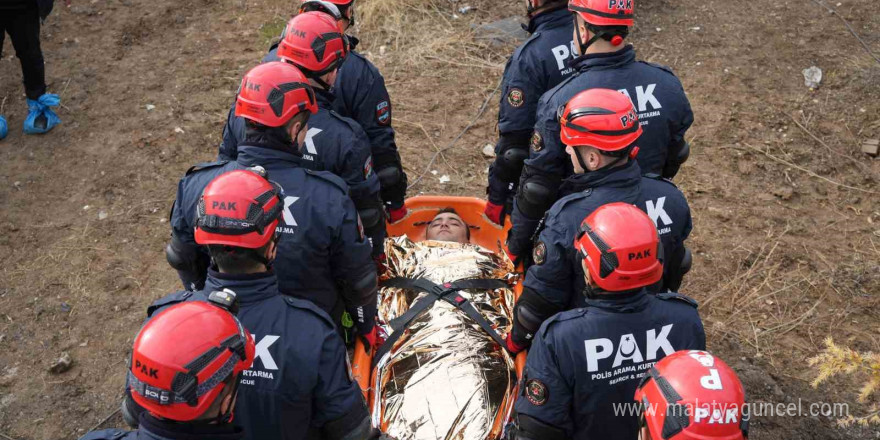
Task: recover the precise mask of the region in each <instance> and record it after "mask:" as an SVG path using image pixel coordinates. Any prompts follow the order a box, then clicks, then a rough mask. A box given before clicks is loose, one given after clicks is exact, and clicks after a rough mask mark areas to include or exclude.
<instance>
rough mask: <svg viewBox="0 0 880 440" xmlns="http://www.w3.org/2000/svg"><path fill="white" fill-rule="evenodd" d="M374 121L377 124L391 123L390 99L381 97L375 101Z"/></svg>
mask: <svg viewBox="0 0 880 440" xmlns="http://www.w3.org/2000/svg"><path fill="white" fill-rule="evenodd" d="M376 122H378V123H379V125H386V126H387V125H391V101H390V100H388V99H382V100H380V101H379V102H377V103H376Z"/></svg>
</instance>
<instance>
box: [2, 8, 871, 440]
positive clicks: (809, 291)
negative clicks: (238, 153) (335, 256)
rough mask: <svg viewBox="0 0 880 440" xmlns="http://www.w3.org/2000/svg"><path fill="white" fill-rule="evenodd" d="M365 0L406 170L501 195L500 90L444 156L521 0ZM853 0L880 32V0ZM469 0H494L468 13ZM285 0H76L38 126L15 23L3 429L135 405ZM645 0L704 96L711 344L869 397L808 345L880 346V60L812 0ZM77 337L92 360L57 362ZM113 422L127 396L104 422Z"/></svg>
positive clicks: (366, 27)
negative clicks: (879, 150)
mask: <svg viewBox="0 0 880 440" xmlns="http://www.w3.org/2000/svg"><path fill="white" fill-rule="evenodd" d="M362 1H363V4H362V5H361V8H360V9H361V12H362V18H363V20H362V24H361V25H360V26H359V28H360V29H359V33H360V35H361V36H362V37H364V42H363V45H362V48H360V49H361V51H362V52H365V53H368V54H369V56H370V57H371V59H372V60H373V61H374V62H375V63H376V64H377V65H378V66H379V67H380V69H381V70H382V71H383V73H384V74H385V76H386V80H387V82H388V85H389V89H390V91H391V94H392V99H393V104H394V110H395V116H394V117H395V125H396V127H397V129H398V132H399V134H398V144H399V145H400V148H401V150H402V155H403V158H404V164H405V166H406V167H407V170H408V172H409V173H410V180H411V182H412V181H414V180H415V179H416V178H417V177H418V176H419V175H421V174H422V173H423V172H425V171H427V173H426V174H425V176H424V178H423V179H422V180H421V181H420V182H419V183H418V184H417V185H416V186H415V187H414V188H413V189H412V193H413V194H415V193H416V192H426V193H448V194H466V195H475V196H481V195H483V194H484V192H483V191H484V190H483V188H484V185H485V179H486V167H487V166H488V163H489V162H488V160H487V159H485V158H483V157H482V155H481V154H480V149H481V148H482V147H483V145H485V144H486V143H489V142H494V136H495V133H494V129H495V123H494V117H495V114H496V112H497V101H498V99H499V97H498V96H497V95H495V96H492V97H491V100H490V105H489V107H488V110H487V111H486V113H485V114H484V115H483V116H482V117H481V118H480V119H478V120H477V121H476V122H475V124H474V126H473V128H472V129H471V130H470V131H469V132H468V133H467V134H466V135H465V136H464V137H462V139H461V140H460V141H459V142H458V143H457V144H456V145H455V146H454V147H452V148H450V149H448V150H446V151H445V152H444V153H443V154H442V155H441V156H439V157H438V158H437V159H436V161H435V163H434V164H433V165H432V166H430V167H428V168H426V167H427V165H428V161H429V160H430V159H431V157H432V156H433V155H434V153H435V151H437V149H439V148H443V147H444V146H446V145H447V144H448V142H449V141H451V140H452V139H453V138H454V137H455V136H456V135H457V134H458V133H459V132H460V131H461V129H462V128H464V126H465V125H467V124H468V122H470V121H471V120H472V119H473V116H474V115H476V113H477V110H478V109H479V107H480V105H481V104H482V103H483V101H484V99H486V97H487V96H489V95H490V94H491V93H492V91H493V90H494V89H495V86H496V84H497V82H498V79H499V78H500V75H501V72H502V69H503V65H504V64H503V63H504V60H505V59H506V57H507V56H508V55H509V53H510V51H511V49H512V47H490V46H485V45H483V44H481V43H477V42H475V40H474V39H473V38H472V35H471V34H470V29H471V27H470V26H471V24H473V23H483V22H487V21H491V20H495V19H499V18H503V17H508V16H511V15H516V14H519V13H521V4H520V2H509V3H510V4H504V5H503V6H499V5H498V3H500V2H497V1H491V0H474V1H468V2H465V1H463V0H459V1H458V2H449V1H441V0H433V1H432V0H399V1H394V2H392V1H390V0H362ZM840 3H841V5H840V6H838V7H837V9H838V10H839V11H840V12H841V14H842V15H843V16H844V17H846V19H847V20H849V21H850V22H851V23H852V25H853V27H854V29H856V31H857V32H858V33H859V34H861V35H862V37H863V38H864V39H865V41H866V42H867V44H868V45H869V46H870V47H871V48H872V50H874V52H878V53H880V21H878V20H876V17H880V3H878V2H876V1H873V0H843V1H841V2H840ZM465 4H467V5H471V6H476V10H474V11H472V12H470V13H468V14H466V15H463V16H460V17H458V18H455V17H453V12H455V11H456V10H457V9H458V8H459V7H461V6H463V5H465ZM289 8H290V2H286V1H285V2H282V1H278V0H271V1H265V2H252V1H247V0H177V1H172V0H153V1H144V0H112V1H111V0H93V1H90V2H78V1H76V0H75V1H74V5H73V6H72V7H71V8H65V7H63V5H60V4H59V6H58V9H57V11H56V12H55V13H54V14H53V15H52V16H51V17H50V19H49V20H48V22H47V23H46V26H45V27H44V31H43V32H44V51H45V53H46V60H47V71H48V77H49V81H50V90H51V91H54V92H55V93H60V94H61V95H62V100H63V101H62V102H63V103H64V105H65V107H64V108H62V109H60V110H59V114H60V116H61V118H62V119H63V121H64V123H63V124H62V125H61V126H60V127H59V128H58V129H56V130H55V131H54V132H52V133H51V134H50V135H47V136H42V137H24V136H22V135H21V134H20V126H21V121H22V120H23V118H24V116H25V111H24V109H26V105H25V103H24V97H23V96H22V91H21V87H20V82H19V81H20V71H19V68H18V61H17V59H15V58H12V57H11V55H12V53H11V52H12V48H11V47H10V45H9V43H7V44H6V47H5V48H4V49H5V51H4V55H5V57H4V58H3V59H2V60H0V78H2V80H0V101H2V100H3V98H4V97H8V99H7V100H6V103H5V107H4V108H5V110H4V114H5V115H6V116H7V118H8V119H9V120H10V126H11V133H10V136H9V137H8V138H7V139H5V140H4V141H0V203H2V206H3V208H4V209H3V213H2V215H0V433H2V434H4V435H6V436H9V437H12V438H16V439H58V438H76V437H77V436H78V435H81V434H82V433H83V432H85V431H86V430H88V429H90V428H91V427H93V426H94V425H95V424H96V423H98V422H99V421H102V420H103V419H104V418H105V417H106V416H107V415H108V414H111V412H112V411H113V410H114V409H116V408H117V407H118V402H119V398H120V393H121V387H122V383H123V377H124V371H125V361H126V358H127V356H128V353H129V349H130V344H131V341H132V338H133V336H134V334H135V332H136V331H137V328H138V326H139V323H140V322H141V319H142V316H143V310H144V307H145V306H146V305H147V304H148V303H150V302H151V301H152V300H154V299H155V298H157V297H159V296H162V295H163V294H165V293H168V292H170V291H173V290H175V289H176V288H177V287H178V282H177V279H176V276H175V274H174V273H173V271H172V270H171V269H170V268H169V267H168V266H167V264H166V263H165V261H164V256H163V253H162V246H163V245H164V243H165V241H166V239H167V236H168V224H167V220H166V218H167V213H168V210H169V208H170V204H171V201H172V200H173V198H174V193H175V188H176V182H177V179H178V178H179V177H180V176H181V175H182V174H183V172H184V171H185V170H186V169H187V168H188V167H189V166H190V165H191V164H193V163H196V162H199V161H205V160H211V159H212V158H213V157H214V155H215V153H216V146H217V144H218V142H219V137H220V130H221V128H222V123H223V121H224V119H225V115H226V110H227V109H228V106H229V103H230V102H231V100H232V97H233V93H234V91H235V89H236V88H237V86H238V79H239V77H240V75H241V74H242V73H243V72H244V71H245V70H246V69H247V68H248V67H250V66H251V65H252V64H253V63H255V62H256V61H257V60H259V58H260V57H261V55H262V53H263V51H264V50H265V43H266V40H267V38H269V37H271V36H272V35H274V34H275V33H276V32H277V30H278V29H279V28H278V23H279V21H283V19H284V18H285V17H287V16H288V15H289V12H290V11H289ZM639 8H640V9H639V18H638V27H637V28H636V29H635V31H634V35H633V37H634V38H633V40H634V43H635V44H636V47H637V50H638V53H639V56H640V57H641V58H642V59H646V60H650V61H654V62H658V63H663V64H667V65H670V66H672V67H673V68H674V69H675V71H676V72H677V74H678V75H679V77H680V78H681V79H682V82H683V83H684V85H685V89H686V90H687V91H688V94H689V97H690V99H691V101H692V104H693V107H694V111H695V113H696V117H697V121H696V123H695V124H694V127H693V128H692V129H691V131H690V133H689V135H688V137H689V139H690V140H691V142H692V144H693V152H694V153H693V155H692V157H691V161H690V162H689V163H688V164H687V165H686V166H685V167H684V169H683V171H682V173H681V174H680V177H679V178H677V183H678V184H679V186H680V187H681V188H682V189H683V191H684V192H685V194H686V195H687V196H688V199H689V201H690V203H691V207H692V209H693V211H694V218H695V229H694V233H693V235H692V238H691V240H690V245H691V246H692V247H693V248H694V250H695V251H696V256H697V258H696V262H695V269H694V272H693V273H692V274H691V275H689V277H688V279H687V281H686V284H685V286H684V288H683V289H682V290H683V291H684V292H685V293H687V294H689V295H692V296H694V297H695V298H697V299H698V300H700V301H701V303H702V306H701V313H702V314H703V316H704V319H705V321H706V327H707V330H708V332H709V338H710V340H709V344H710V348H711V349H713V350H714V351H716V352H717V353H718V354H720V355H721V356H723V357H724V358H725V359H728V360H729V361H730V363H731V364H732V365H733V366H734V367H735V368H736V369H737V370H738V371H740V373H741V375H742V376H743V378H744V380H745V382H746V386H747V388H748V391H749V397H750V400H752V401H766V402H785V403H788V402H795V403H797V402H798V401H799V399H800V400H801V401H802V402H804V403H803V405H807V404H809V403H811V402H820V401H821V402H828V401H841V402H854V401H855V398H854V392H850V391H848V390H851V389H853V390H854V389H856V388H855V387H854V386H853V385H851V384H847V383H845V382H835V383H832V385H830V386H828V387H823V388H822V389H820V390H813V389H811V388H810V387H809V385H808V382H809V380H811V379H812V377H813V376H814V374H815V373H814V372H812V371H810V370H809V367H807V366H806V364H805V362H804V359H806V358H807V357H809V356H811V355H812V354H814V353H815V352H816V350H818V348H819V347H820V345H821V341H822V339H823V338H824V337H826V336H827V335H832V336H834V337H835V339H837V340H838V341H843V342H846V343H848V344H850V345H852V346H854V347H856V348H859V349H863V350H874V351H876V350H878V349H880V340H878V335H880V319H878V312H877V310H878V309H877V306H878V302H880V301H878V294H880V263H878V262H880V203H878V200H880V199H878V192H880V188H878V180H880V163H878V160H876V159H875V160H870V159H866V158H865V157H864V156H863V155H861V154H860V153H859V152H858V145H859V144H860V143H861V142H862V141H864V140H865V139H869V138H878V137H880V117H878V116H877V115H878V114H880V104H878V103H880V65H878V64H877V63H875V62H873V61H872V60H871V59H870V58H869V57H868V56H867V55H866V54H865V52H864V51H863V50H862V49H861V47H859V46H858V43H857V42H856V41H855V39H854V38H853V37H852V36H851V35H850V34H849V33H848V32H847V31H846V29H845V27H844V25H843V24H842V23H841V22H840V21H839V20H838V19H837V18H835V17H834V16H831V15H829V14H828V13H827V12H825V11H824V10H823V9H821V8H820V7H819V6H817V5H816V4H815V3H813V2H811V1H808V0H801V1H783V2H780V1H770V0H757V1H755V2H751V3H744V2H738V1H724V0H707V1H704V2H686V1H681V0H676V1H672V0H645V1H643V2H642V3H641V4H640V7H639ZM401 11H402V12H405V15H401V14H400V12H401ZM395 12H396V13H395ZM263 25H266V26H265V27H264V28H261V27H262V26H263ZM382 26H384V27H382ZM811 65H817V66H819V67H821V68H822V69H823V70H824V72H825V79H824V82H823V85H822V87H820V88H819V89H818V90H816V91H810V90H808V89H807V88H806V87H804V85H803V79H802V75H801V70H802V69H804V68H806V67H809V66H811ZM148 105H149V106H150V107H149V108H152V110H148ZM798 124H800V125H801V126H802V127H803V128H801V127H799V126H798ZM808 131H809V133H812V135H813V136H815V137H816V138H817V139H818V140H817V139H816V138H813V137H812V136H811V135H810V134H808ZM432 170H436V171H437V174H436V175H434V174H432V173H431V172H430V171H432ZM813 174H815V175H819V176H821V178H816V177H812V175H813ZM442 175H448V176H450V178H451V182H449V183H446V184H441V183H440V182H439V180H438V178H439V177H440V176H442ZM62 352H68V353H70V355H71V357H72V359H73V362H74V364H73V368H72V369H71V370H70V371H68V372H66V373H63V374H60V375H53V374H50V373H49V372H48V371H47V370H48V367H49V365H50V364H51V363H52V362H53V361H54V360H55V359H57V358H58V357H59V356H60V354H61V353H62ZM850 410H851V412H852V413H854V414H856V415H858V414H860V413H861V412H863V411H864V408H859V407H857V406H856V405H855V404H852V405H851V407H850ZM114 424H115V425H119V424H121V420H119V418H118V417H112V418H111V419H110V420H108V421H107V423H105V425H104V426H113V425H114ZM878 431H880V428H877V427H874V428H873V429H848V430H842V429H839V428H837V427H836V426H835V424H834V420H833V419H832V418H827V417H821V416H820V417H758V418H756V420H755V421H754V423H753V433H754V434H753V436H752V438H754V439H780V438H783V439H788V438H797V439H851V438H859V439H863V438H864V439H868V438H880V432H878Z"/></svg>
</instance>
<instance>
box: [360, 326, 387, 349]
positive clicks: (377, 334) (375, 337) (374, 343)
mask: <svg viewBox="0 0 880 440" xmlns="http://www.w3.org/2000/svg"><path fill="white" fill-rule="evenodd" d="M361 337H362V338H364V344H366V345H367V346H368V347H370V351H375V350H376V349H377V348H379V347H380V346H382V344H384V343H385V339H387V337H386V335H385V332H383V331H382V330H380V329H379V326H378V325H374V326H373V330H371V331H370V332H369V333H367V334H365V335H361Z"/></svg>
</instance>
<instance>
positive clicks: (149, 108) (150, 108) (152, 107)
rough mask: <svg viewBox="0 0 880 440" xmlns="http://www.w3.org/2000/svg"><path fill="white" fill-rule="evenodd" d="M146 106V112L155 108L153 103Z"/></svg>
mask: <svg viewBox="0 0 880 440" xmlns="http://www.w3.org/2000/svg"><path fill="white" fill-rule="evenodd" d="M146 108H147V111H148V112H151V111H153V110H155V109H156V106H155V105H153V104H147V105H146Z"/></svg>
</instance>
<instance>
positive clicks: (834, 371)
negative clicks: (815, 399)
mask: <svg viewBox="0 0 880 440" xmlns="http://www.w3.org/2000/svg"><path fill="white" fill-rule="evenodd" d="M808 362H809V364H810V366H812V367H815V368H817V369H818V370H819V375H818V376H817V377H816V379H815V380H813V384H812V385H813V387H814V388H816V387H818V386H819V385H820V384H822V383H823V382H826V381H828V379H830V378H832V377H834V376H837V375H846V376H853V378H854V380H856V381H857V382H860V383H861V384H862V387H861V389H860V390H859V402H861V403H869V402H870V400H871V399H872V397H875V395H876V394H877V393H878V391H880V355H878V354H875V353H873V352H866V353H860V352H858V351H856V350H853V349H851V348H849V347H841V346H839V345H837V344H835V343H834V339H833V338H831V337H830V336H829V337H828V338H826V339H825V350H823V351H822V353H820V354H818V355H816V356H815V357H812V358H810V359H809V361H808ZM838 423H839V424H840V425H842V426H848V425H852V424H854V423H857V424H859V425H862V426H868V425H871V424H874V425H878V424H880V402H877V401H876V399H875V402H874V403H873V405H871V409H870V410H869V413H868V414H866V415H864V416H860V417H856V416H852V415H850V416H849V417H847V418H844V419H842V420H840V421H839V422H838Z"/></svg>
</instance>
